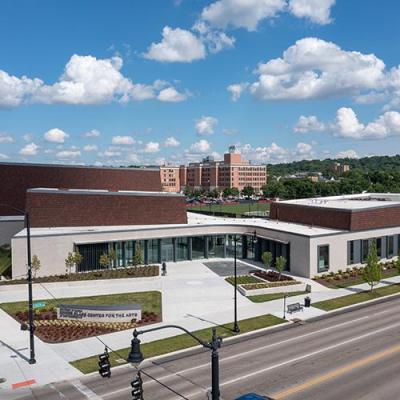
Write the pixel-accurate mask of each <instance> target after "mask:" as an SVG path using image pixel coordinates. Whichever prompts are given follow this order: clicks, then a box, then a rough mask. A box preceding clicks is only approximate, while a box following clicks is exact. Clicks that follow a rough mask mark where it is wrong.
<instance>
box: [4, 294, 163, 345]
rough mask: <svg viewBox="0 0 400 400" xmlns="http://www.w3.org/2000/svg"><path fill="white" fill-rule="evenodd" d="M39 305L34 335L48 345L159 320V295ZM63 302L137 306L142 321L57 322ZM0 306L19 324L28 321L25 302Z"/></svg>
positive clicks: (35, 313)
mask: <svg viewBox="0 0 400 400" xmlns="http://www.w3.org/2000/svg"><path fill="white" fill-rule="evenodd" d="M40 302H41V303H44V304H45V306H44V307H43V308H41V309H38V310H35V311H34V321H35V327H36V329H35V335H36V336H38V337H39V338H40V339H42V340H43V341H45V342H48V343H62V342H68V341H71V340H78V339H83V338H87V337H91V336H97V335H103V334H106V333H111V332H116V331H121V330H125V329H133V328H135V327H138V326H143V325H148V324H153V323H156V322H160V321H162V314H161V293H160V292H141V293H124V294H113V295H105V296H90V297H78V298H64V299H58V300H40ZM65 303H67V304H71V305H72V304H74V305H79V304H80V305H85V306H92V305H107V306H108V305H122V304H139V305H140V306H141V309H142V318H141V320H140V321H135V322H89V321H79V320H66V319H57V311H56V308H57V306H58V305H59V304H65ZM0 307H1V308H2V309H3V310H4V311H6V312H7V313H8V314H10V315H11V316H12V317H13V318H15V319H16V320H17V321H18V322H20V323H21V324H26V323H27V322H28V310H27V307H28V304H27V302H17V303H4V304H1V305H0Z"/></svg>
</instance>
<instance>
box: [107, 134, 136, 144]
mask: <svg viewBox="0 0 400 400" xmlns="http://www.w3.org/2000/svg"><path fill="white" fill-rule="evenodd" d="M111 143H112V144H115V145H123V146H131V145H133V144H135V139H134V138H133V137H132V136H113V138H112V141H111Z"/></svg>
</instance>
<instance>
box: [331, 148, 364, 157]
mask: <svg viewBox="0 0 400 400" xmlns="http://www.w3.org/2000/svg"><path fill="white" fill-rule="evenodd" d="M336 158H359V155H358V153H357V152H356V151H355V150H352V149H349V150H343V151H339V153H337V154H336Z"/></svg>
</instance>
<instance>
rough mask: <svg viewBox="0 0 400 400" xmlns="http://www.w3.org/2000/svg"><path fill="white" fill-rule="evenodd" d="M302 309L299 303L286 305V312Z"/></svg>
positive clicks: (290, 312)
mask: <svg viewBox="0 0 400 400" xmlns="http://www.w3.org/2000/svg"><path fill="white" fill-rule="evenodd" d="M302 309H303V306H302V305H301V304H300V303H293V304H288V305H287V312H288V313H289V314H292V313H294V312H296V311H301V310H302Z"/></svg>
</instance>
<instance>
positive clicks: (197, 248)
mask: <svg viewBox="0 0 400 400" xmlns="http://www.w3.org/2000/svg"><path fill="white" fill-rule="evenodd" d="M204 247H205V239H204V236H195V237H193V238H192V259H193V260H196V259H199V258H204Z"/></svg>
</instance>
